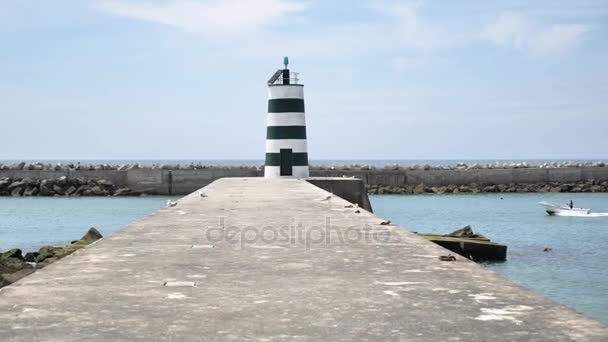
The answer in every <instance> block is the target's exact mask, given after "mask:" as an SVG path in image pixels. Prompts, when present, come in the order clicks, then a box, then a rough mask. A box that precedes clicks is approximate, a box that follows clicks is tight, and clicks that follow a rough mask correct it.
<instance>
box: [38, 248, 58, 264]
mask: <svg viewBox="0 0 608 342" xmlns="http://www.w3.org/2000/svg"><path fill="white" fill-rule="evenodd" d="M59 249H61V248H60V247H53V246H44V247H42V248H40V249H39V250H38V256H37V257H36V262H37V263H39V262H42V261H44V260H46V259H49V258H52V257H54V256H55V253H56V252H57V250H59Z"/></svg>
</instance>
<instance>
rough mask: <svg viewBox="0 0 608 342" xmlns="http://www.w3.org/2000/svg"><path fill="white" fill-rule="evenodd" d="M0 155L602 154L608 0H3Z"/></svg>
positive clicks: (606, 141)
mask: <svg viewBox="0 0 608 342" xmlns="http://www.w3.org/2000/svg"><path fill="white" fill-rule="evenodd" d="M0 43H1V46H2V50H1V52H0V122H1V123H2V127H3V130H2V134H0V146H1V147H0V159H85V158H86V159H263V155H264V141H265V124H266V120H265V116H266V96H267V90H266V85H265V82H266V80H267V79H268V78H269V76H270V75H271V74H272V73H273V72H274V71H275V70H276V69H277V68H279V67H280V66H281V60H282V57H283V56H284V55H288V56H289V57H290V59H291V62H292V64H291V67H292V70H294V71H297V72H300V73H301V78H302V80H303V83H304V84H305V85H306V88H305V93H306V107H307V108H306V109H307V121H308V138H309V155H310V158H311V159H389V158H392V159H498V158H500V159H519V158H550V159H562V158H598V159H599V158H608V149H607V147H608V63H607V62H606V61H608V1H598V0H577V1H560V0H551V1H549V0H538V1H481V0H480V1H467V0H462V1H382V0H378V1H353V0H351V1H342V0H340V1H322V0H302V1H300V0H222V1H216V0H199V1H197V0H147V1H139V0H108V1H102V0H81V1H72V0H54V1H34V0H2V1H1V2H0Z"/></svg>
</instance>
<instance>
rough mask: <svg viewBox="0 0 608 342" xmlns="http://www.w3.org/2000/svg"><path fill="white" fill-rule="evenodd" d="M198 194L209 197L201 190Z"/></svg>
mask: <svg viewBox="0 0 608 342" xmlns="http://www.w3.org/2000/svg"><path fill="white" fill-rule="evenodd" d="M198 194H199V195H200V196H201V197H208V196H207V195H205V193H204V192H203V190H199V192H198Z"/></svg>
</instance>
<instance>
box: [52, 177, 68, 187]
mask: <svg viewBox="0 0 608 342" xmlns="http://www.w3.org/2000/svg"><path fill="white" fill-rule="evenodd" d="M55 183H56V184H57V185H59V186H65V185H67V184H68V177H66V176H61V177H59V178H57V181H56V182H55Z"/></svg>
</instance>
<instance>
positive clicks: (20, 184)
mask: <svg viewBox="0 0 608 342" xmlns="http://www.w3.org/2000/svg"><path fill="white" fill-rule="evenodd" d="M25 186H27V182H26V181H25V180H18V181H14V182H12V183H11V184H9V185H8V187H7V188H6V189H7V190H8V191H9V192H11V191H13V189H16V188H23V187H25Z"/></svg>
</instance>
